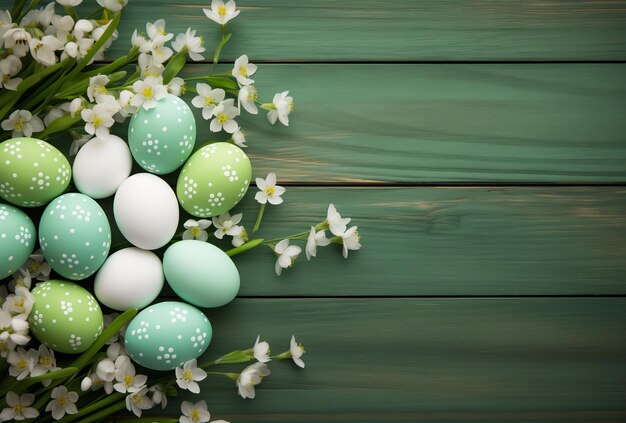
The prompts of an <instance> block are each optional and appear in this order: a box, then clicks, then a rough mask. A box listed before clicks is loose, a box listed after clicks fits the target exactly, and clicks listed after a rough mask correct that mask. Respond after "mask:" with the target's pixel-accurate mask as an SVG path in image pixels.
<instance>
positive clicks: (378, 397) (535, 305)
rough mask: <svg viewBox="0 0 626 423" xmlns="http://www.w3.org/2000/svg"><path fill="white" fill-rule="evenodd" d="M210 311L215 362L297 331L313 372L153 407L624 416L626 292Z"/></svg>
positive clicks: (372, 414) (210, 383)
mask: <svg viewBox="0 0 626 423" xmlns="http://www.w3.org/2000/svg"><path fill="white" fill-rule="evenodd" d="M206 312H207V315H208V316H209V319H210V320H211V322H212V324H213V327H214V338H213V342H212V344H211V346H210V347H209V350H208V352H207V353H206V354H205V358H206V359H207V360H209V359H214V358H216V357H218V356H219V355H221V354H223V353H225V352H227V351H230V350H232V349H236V348H248V347H249V346H251V345H252V343H253V342H254V339H255V338H256V336H257V334H261V335H262V338H267V340H268V341H269V342H270V346H271V348H272V352H273V353H275V354H277V353H280V352H282V351H284V350H286V349H287V348H288V342H289V339H290V337H291V335H292V334H295V335H296V337H297V339H298V340H300V341H301V342H303V343H304V346H305V348H306V351H307V352H306V354H305V355H304V356H303V359H304V361H305V363H306V368H305V369H304V370H300V369H298V368H296V366H295V365H294V364H293V363H290V362H289V363H285V362H280V363H270V368H271V371H272V374H271V375H270V376H269V377H267V378H265V379H264V380H263V382H262V384H261V385H260V386H257V398H256V399H255V400H243V399H241V398H240V397H238V396H237V394H236V388H235V383H234V382H233V381H230V380H227V379H225V378H219V377H216V376H213V377H209V378H208V379H206V380H205V381H203V382H201V384H200V385H201V393H200V394H199V395H192V394H190V393H188V392H185V393H183V394H182V395H181V396H179V397H177V398H170V399H169V405H168V407H167V409H166V410H165V412H163V411H161V410H154V411H153V412H155V413H158V414H163V413H165V414H168V415H170V416H178V415H179V404H180V402H181V401H182V400H193V401H199V400H200V399H204V400H206V401H207V404H208V406H209V410H210V411H211V414H212V417H213V418H214V419H220V418H223V419H226V420H228V421H246V422H252V421H254V422H268V423H269V422H296V421H306V422H319V421H324V422H327V421H328V422H339V421H341V422H382V421H384V422H415V421H465V422H467V421H498V422H503V421H533V422H538V421H623V420H624V419H626V406H625V403H624V398H625V397H626V385H624V378H625V377H626V362H625V361H624V356H625V354H626V337H625V336H624V330H623V329H624V325H626V299H624V298H613V299H607V298H604V299H597V298H569V299H563V298H552V299H546V298H532V299H528V298H527V299H378V300H373V299H369V300H359V299H352V300H350V299H309V300H304V299H266V300H260V299H254V300H242V299H238V300H236V301H235V302H234V303H232V304H230V305H229V306H227V307H223V308H221V309H217V310H207V311H206ZM244 366H245V365H234V366H225V367H223V368H224V370H222V371H233V372H237V371H239V370H240V369H242V368H243V367H244ZM218 371H219V370H218Z"/></svg>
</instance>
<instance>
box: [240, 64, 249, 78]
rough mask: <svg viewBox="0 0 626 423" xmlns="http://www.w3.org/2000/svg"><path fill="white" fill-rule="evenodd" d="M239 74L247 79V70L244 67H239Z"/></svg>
mask: <svg viewBox="0 0 626 423" xmlns="http://www.w3.org/2000/svg"><path fill="white" fill-rule="evenodd" d="M239 73H240V74H241V75H242V76H245V77H246V78H247V77H248V68H247V67H246V66H245V65H241V66H239Z"/></svg>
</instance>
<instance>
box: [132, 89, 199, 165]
mask: <svg viewBox="0 0 626 423" xmlns="http://www.w3.org/2000/svg"><path fill="white" fill-rule="evenodd" d="M195 142H196V120H195V119H194V117H193V113H192V112H191V109H190V108H189V106H187V104H186V103H185V102H184V101H183V100H181V99H180V98H178V97H176V96H174V95H172V94H168V95H167V96H166V97H164V98H162V99H161V100H160V101H159V102H158V103H157V105H156V106H155V107H153V108H152V109H148V110H146V109H144V108H143V107H140V108H139V109H138V110H137V112H136V113H135V114H134V115H133V117H132V118H131V120H130V124H129V125H128V144H129V146H130V152H131V153H132V155H133V157H134V159H135V161H136V162H137V163H138V164H139V166H141V167H142V168H143V169H145V170H146V171H148V172H150V173H155V174H157V175H164V174H166V173H170V172H173V171H175V170H176V169H178V168H179V167H180V166H182V164H183V163H185V160H187V158H188V157H189V156H190V155H191V152H192V150H193V147H194V145H195Z"/></svg>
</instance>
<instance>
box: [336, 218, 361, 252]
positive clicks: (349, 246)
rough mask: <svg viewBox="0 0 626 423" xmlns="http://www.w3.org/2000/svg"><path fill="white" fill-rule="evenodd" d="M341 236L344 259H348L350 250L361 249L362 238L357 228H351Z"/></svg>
mask: <svg viewBox="0 0 626 423" xmlns="http://www.w3.org/2000/svg"><path fill="white" fill-rule="evenodd" d="M340 236H341V239H342V241H343V258H348V251H349V250H353V251H356V250H359V249H360V248H361V242H360V241H361V237H360V236H359V232H358V231H357V227H356V226H353V227H351V228H350V229H348V230H347V231H345V232H344V233H343V234H341V235H340Z"/></svg>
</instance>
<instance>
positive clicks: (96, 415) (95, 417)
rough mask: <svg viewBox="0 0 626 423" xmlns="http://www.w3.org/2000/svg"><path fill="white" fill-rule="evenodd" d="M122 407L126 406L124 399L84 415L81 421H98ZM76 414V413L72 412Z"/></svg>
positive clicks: (84, 422)
mask: <svg viewBox="0 0 626 423" xmlns="http://www.w3.org/2000/svg"><path fill="white" fill-rule="evenodd" d="M124 408H126V401H124V400H123V401H120V402H118V403H117V404H113V405H111V406H110V407H107V408H105V409H103V410H100V411H98V412H97V413H94V414H92V415H91V416H89V417H86V418H84V419H82V420H81V423H93V422H97V421H100V420H101V419H103V418H104V417H106V416H109V415H111V414H113V413H115V412H118V411H120V410H123V409H124ZM74 415H76V414H74ZM59 421H60V420H59Z"/></svg>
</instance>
